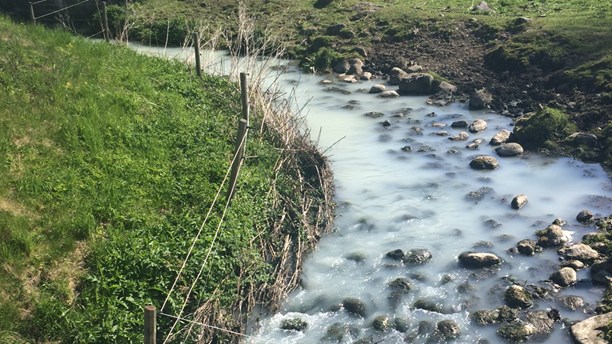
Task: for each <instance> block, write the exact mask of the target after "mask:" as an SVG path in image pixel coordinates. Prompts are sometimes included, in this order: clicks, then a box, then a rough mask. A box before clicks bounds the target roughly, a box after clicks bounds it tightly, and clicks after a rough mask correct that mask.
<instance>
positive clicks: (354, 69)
mask: <svg viewBox="0 0 612 344" xmlns="http://www.w3.org/2000/svg"><path fill="white" fill-rule="evenodd" d="M348 63H349V65H350V67H349V70H348V71H347V72H346V73H347V74H350V75H362V74H363V66H364V63H363V61H361V59H359V58H352V59H349V60H348Z"/></svg>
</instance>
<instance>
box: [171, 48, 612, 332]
mask: <svg viewBox="0 0 612 344" xmlns="http://www.w3.org/2000/svg"><path fill="white" fill-rule="evenodd" d="M177 52H178V51H170V50H169V51H168V53H169V54H176V53H177ZM327 78H328V79H329V80H330V81H332V83H331V84H323V83H321V81H322V80H323V79H325V77H324V76H315V75H305V74H301V73H299V72H297V70H294V69H291V68H289V69H288V72H287V73H284V74H283V75H282V77H281V78H280V79H279V80H278V85H279V87H280V89H283V88H284V89H286V90H287V91H288V90H290V89H292V88H293V87H295V97H296V99H297V101H298V103H301V104H307V105H306V107H305V108H304V110H303V111H304V112H305V114H306V119H307V124H308V126H309V128H310V131H311V133H313V136H314V137H313V140H315V141H316V142H317V144H318V146H319V147H320V149H321V150H323V151H325V152H326V155H328V156H329V157H330V160H331V162H332V169H333V172H334V181H335V185H336V192H335V199H334V201H335V202H336V204H337V212H336V219H335V222H334V228H335V229H334V232H333V233H331V234H329V235H327V236H326V237H324V238H322V239H321V241H320V244H319V246H318V248H317V249H316V251H315V252H313V253H311V254H310V255H309V256H308V258H307V259H306V260H305V262H304V271H303V274H302V277H301V282H302V283H301V286H300V287H299V288H298V289H297V290H295V291H294V292H293V293H292V294H291V295H290V296H289V297H288V298H287V300H286V301H285V302H284V304H283V305H282V308H281V311H280V312H279V313H277V314H274V315H271V316H269V317H265V318H263V319H262V320H260V322H259V323H258V326H257V328H256V329H255V330H253V333H251V335H252V337H251V338H250V339H249V340H247V341H248V342H252V343H353V342H356V341H358V340H360V339H363V340H364V341H363V343H426V342H436V340H437V339H436V337H432V332H433V330H432V327H431V326H435V324H436V323H437V322H438V321H441V320H453V321H455V322H456V323H457V324H458V325H459V327H460V328H461V335H460V337H459V339H457V340H455V342H457V343H478V342H487V341H488V342H490V343H497V342H501V341H502V339H501V338H500V337H498V336H497V334H496V333H495V331H496V329H497V328H498V326H497V325H490V326H485V327H483V326H477V325H475V324H472V323H471V321H470V319H469V314H470V313H472V312H474V311H476V310H481V309H493V308H496V307H499V306H501V305H503V304H504V300H503V295H504V291H505V289H506V288H507V287H508V286H509V285H511V283H512V282H511V281H514V282H515V283H520V284H533V285H538V286H544V287H550V285H549V284H548V283H547V282H546V280H547V279H548V278H549V276H550V275H551V274H552V273H553V272H554V271H556V269H558V268H559V257H558V255H557V253H556V250H555V249H545V250H544V251H543V252H542V253H539V254H536V255H535V256H532V257H526V256H521V255H518V254H510V253H508V249H510V248H511V247H513V246H515V245H516V243H517V242H518V241H519V240H522V239H536V240H537V238H536V236H535V232H536V231H537V230H540V229H544V228H546V226H548V225H549V224H551V223H552V222H553V221H554V220H555V219H557V218H562V219H565V220H567V222H568V223H567V225H565V226H564V230H566V231H567V233H568V234H569V235H571V237H572V241H574V242H575V241H579V240H580V238H581V237H582V236H583V235H584V234H586V233H589V232H592V231H593V228H592V227H591V226H585V225H581V224H579V223H578V222H577V221H576V220H575V217H576V214H577V213H578V212H579V211H580V210H582V209H589V210H591V211H592V212H593V213H595V214H598V215H600V216H606V215H609V214H610V213H612V204H611V202H610V200H611V199H612V186H611V183H610V179H609V177H608V176H607V175H606V173H605V172H604V171H603V170H602V169H601V167H600V166H599V165H593V164H585V163H582V162H579V161H575V160H572V159H570V158H549V157H542V156H539V155H537V154H533V153H526V154H524V155H523V156H522V157H515V158H500V157H498V161H499V164H500V167H499V168H498V169H496V170H493V171H476V170H473V169H471V168H470V167H469V163H470V161H471V159H472V157H474V156H476V155H481V154H486V155H492V156H497V155H496V154H495V152H494V147H492V146H490V145H489V144H488V142H489V140H490V139H491V137H492V136H493V135H494V134H495V133H497V132H498V131H499V130H500V129H502V128H504V129H509V130H512V127H511V126H512V121H511V119H509V118H506V117H502V116H499V115H497V114H495V113H491V112H488V111H468V110H467V105H466V104H461V103H457V104H452V105H450V106H446V107H433V106H428V105H426V98H424V97H399V98H394V99H383V98H379V97H376V96H375V95H373V94H368V93H367V91H368V90H369V88H370V87H371V86H372V85H374V84H375V83H380V82H381V81H380V80H378V81H377V80H374V81H368V82H360V83H355V84H348V83H344V82H342V81H339V80H336V79H334V78H333V77H332V76H328V77H327ZM296 85H297V86H296ZM372 111H375V112H379V113H381V114H383V116H382V117H378V118H372V117H369V116H366V115H365V114H366V113H368V112H372ZM474 119H484V120H485V121H486V122H487V123H488V128H487V129H486V130H485V131H484V132H481V133H478V134H470V137H469V139H468V140H467V141H452V140H449V137H450V136H453V135H456V134H458V133H459V132H460V131H462V130H466V129H453V128H451V126H450V125H451V123H452V122H454V121H458V120H465V121H467V122H468V123H470V122H472V121H473V120H474ZM385 121H386V122H385ZM479 138H481V139H483V140H484V142H482V143H481V144H480V145H479V146H478V148H477V149H468V148H466V145H467V144H469V143H471V142H472V141H473V140H475V139H479ZM519 194H525V195H526V196H527V198H528V200H529V201H528V203H527V205H526V206H525V207H523V208H522V209H520V210H514V209H512V208H511V206H510V200H511V199H512V198H513V197H515V196H516V195H519ZM396 249H401V250H403V251H404V252H406V251H409V250H413V249H426V250H428V251H429V252H431V254H432V259H431V260H430V261H429V262H427V263H425V264H420V265H417V264H403V263H401V262H398V261H395V260H392V259H389V258H387V257H386V254H387V252H390V251H393V250H396ZM464 251H478V252H491V253H494V254H496V255H497V256H499V257H500V258H501V259H502V260H503V263H502V264H501V265H500V266H499V267H497V268H495V269H492V270H468V269H465V268H462V267H460V266H459V264H458V261H457V256H458V255H459V254H460V253H462V252H464ZM398 278H403V279H405V280H406V281H409V283H410V285H411V289H410V291H409V292H407V293H397V292H394V291H393V288H391V287H390V286H389V285H390V283H391V282H392V281H394V280H396V279H398ZM602 292H603V289H602V288H601V287H597V286H593V285H592V283H591V282H590V280H589V275H588V269H584V270H580V271H578V283H577V284H576V285H574V286H572V287H569V288H564V289H562V290H561V291H559V292H558V293H553V294H552V295H550V296H547V297H546V298H544V299H542V300H536V301H535V305H534V307H533V309H549V308H554V309H558V310H559V311H560V313H561V317H562V318H566V319H569V320H582V319H585V318H587V317H588V316H589V315H590V313H592V312H593V308H594V307H595V304H596V303H597V301H598V300H599V299H600V298H601V295H602ZM570 295H575V296H580V297H582V298H583V299H584V300H585V301H586V306H585V307H583V308H580V309H578V310H576V311H570V310H569V309H567V308H565V307H564V306H563V305H562V304H561V303H560V299H562V298H564V297H567V296H570ZM347 298H356V299H358V300H360V301H361V302H362V305H363V308H364V309H362V310H363V312H364V316H356V315H354V314H353V313H350V312H347V310H346V309H345V308H344V307H342V303H343V301H344V300H345V299H347ZM423 300H425V301H427V302H428V303H429V304H430V306H429V307H415V303H417V304H418V303H419V302H421V303H422V301H423ZM422 308H427V309H429V310H424V309H422ZM434 308H435V310H434ZM380 316H385V317H387V319H389V321H390V322H391V323H393V322H395V323H397V324H400V325H401V326H398V327H397V328H398V329H400V330H401V331H398V330H397V329H393V328H391V329H388V330H387V331H379V330H377V329H374V326H373V323H374V321H375V319H377V318H378V319H379V320H380V319H382V318H381V317H380ZM293 319H300V320H302V321H305V322H306V323H307V328H306V329H305V330H303V331H295V330H283V329H281V325H282V324H283V322H284V321H286V320H293ZM426 323H429V324H432V325H429V326H428V325H425V324H426ZM392 327H393V326H392ZM537 341H539V342H546V343H571V342H572V340H571V338H570V336H569V334H568V331H567V328H566V327H564V326H563V325H562V323H561V322H557V323H556V325H555V329H554V331H553V333H552V334H551V335H550V336H546V337H543V338H538V339H537Z"/></svg>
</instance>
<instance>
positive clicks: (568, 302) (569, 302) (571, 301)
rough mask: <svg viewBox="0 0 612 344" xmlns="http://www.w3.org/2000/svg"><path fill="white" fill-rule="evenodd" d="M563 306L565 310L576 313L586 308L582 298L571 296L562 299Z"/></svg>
mask: <svg viewBox="0 0 612 344" xmlns="http://www.w3.org/2000/svg"><path fill="white" fill-rule="evenodd" d="M561 304H562V305H563V306H565V308H567V309H569V310H572V311H575V310H577V309H580V308H583V307H584V299H583V298H581V297H580V296H575V295H570V296H567V297H564V298H563V299H561Z"/></svg>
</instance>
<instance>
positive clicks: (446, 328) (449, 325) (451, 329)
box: [436, 320, 461, 340]
mask: <svg viewBox="0 0 612 344" xmlns="http://www.w3.org/2000/svg"><path fill="white" fill-rule="evenodd" d="M436 328H437V329H438V331H440V333H441V334H442V336H444V338H445V339H446V340H450V339H455V338H458V337H459V335H460V334H461V329H460V328H459V325H458V324H457V323H456V322H455V321H453V320H442V321H439V322H438V323H437V324H436Z"/></svg>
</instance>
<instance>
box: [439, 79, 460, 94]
mask: <svg viewBox="0 0 612 344" xmlns="http://www.w3.org/2000/svg"><path fill="white" fill-rule="evenodd" d="M438 91H439V92H443V93H455V92H456V91H457V86H455V85H453V84H451V83H449V82H446V81H442V82H441V83H440V85H438Z"/></svg>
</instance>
